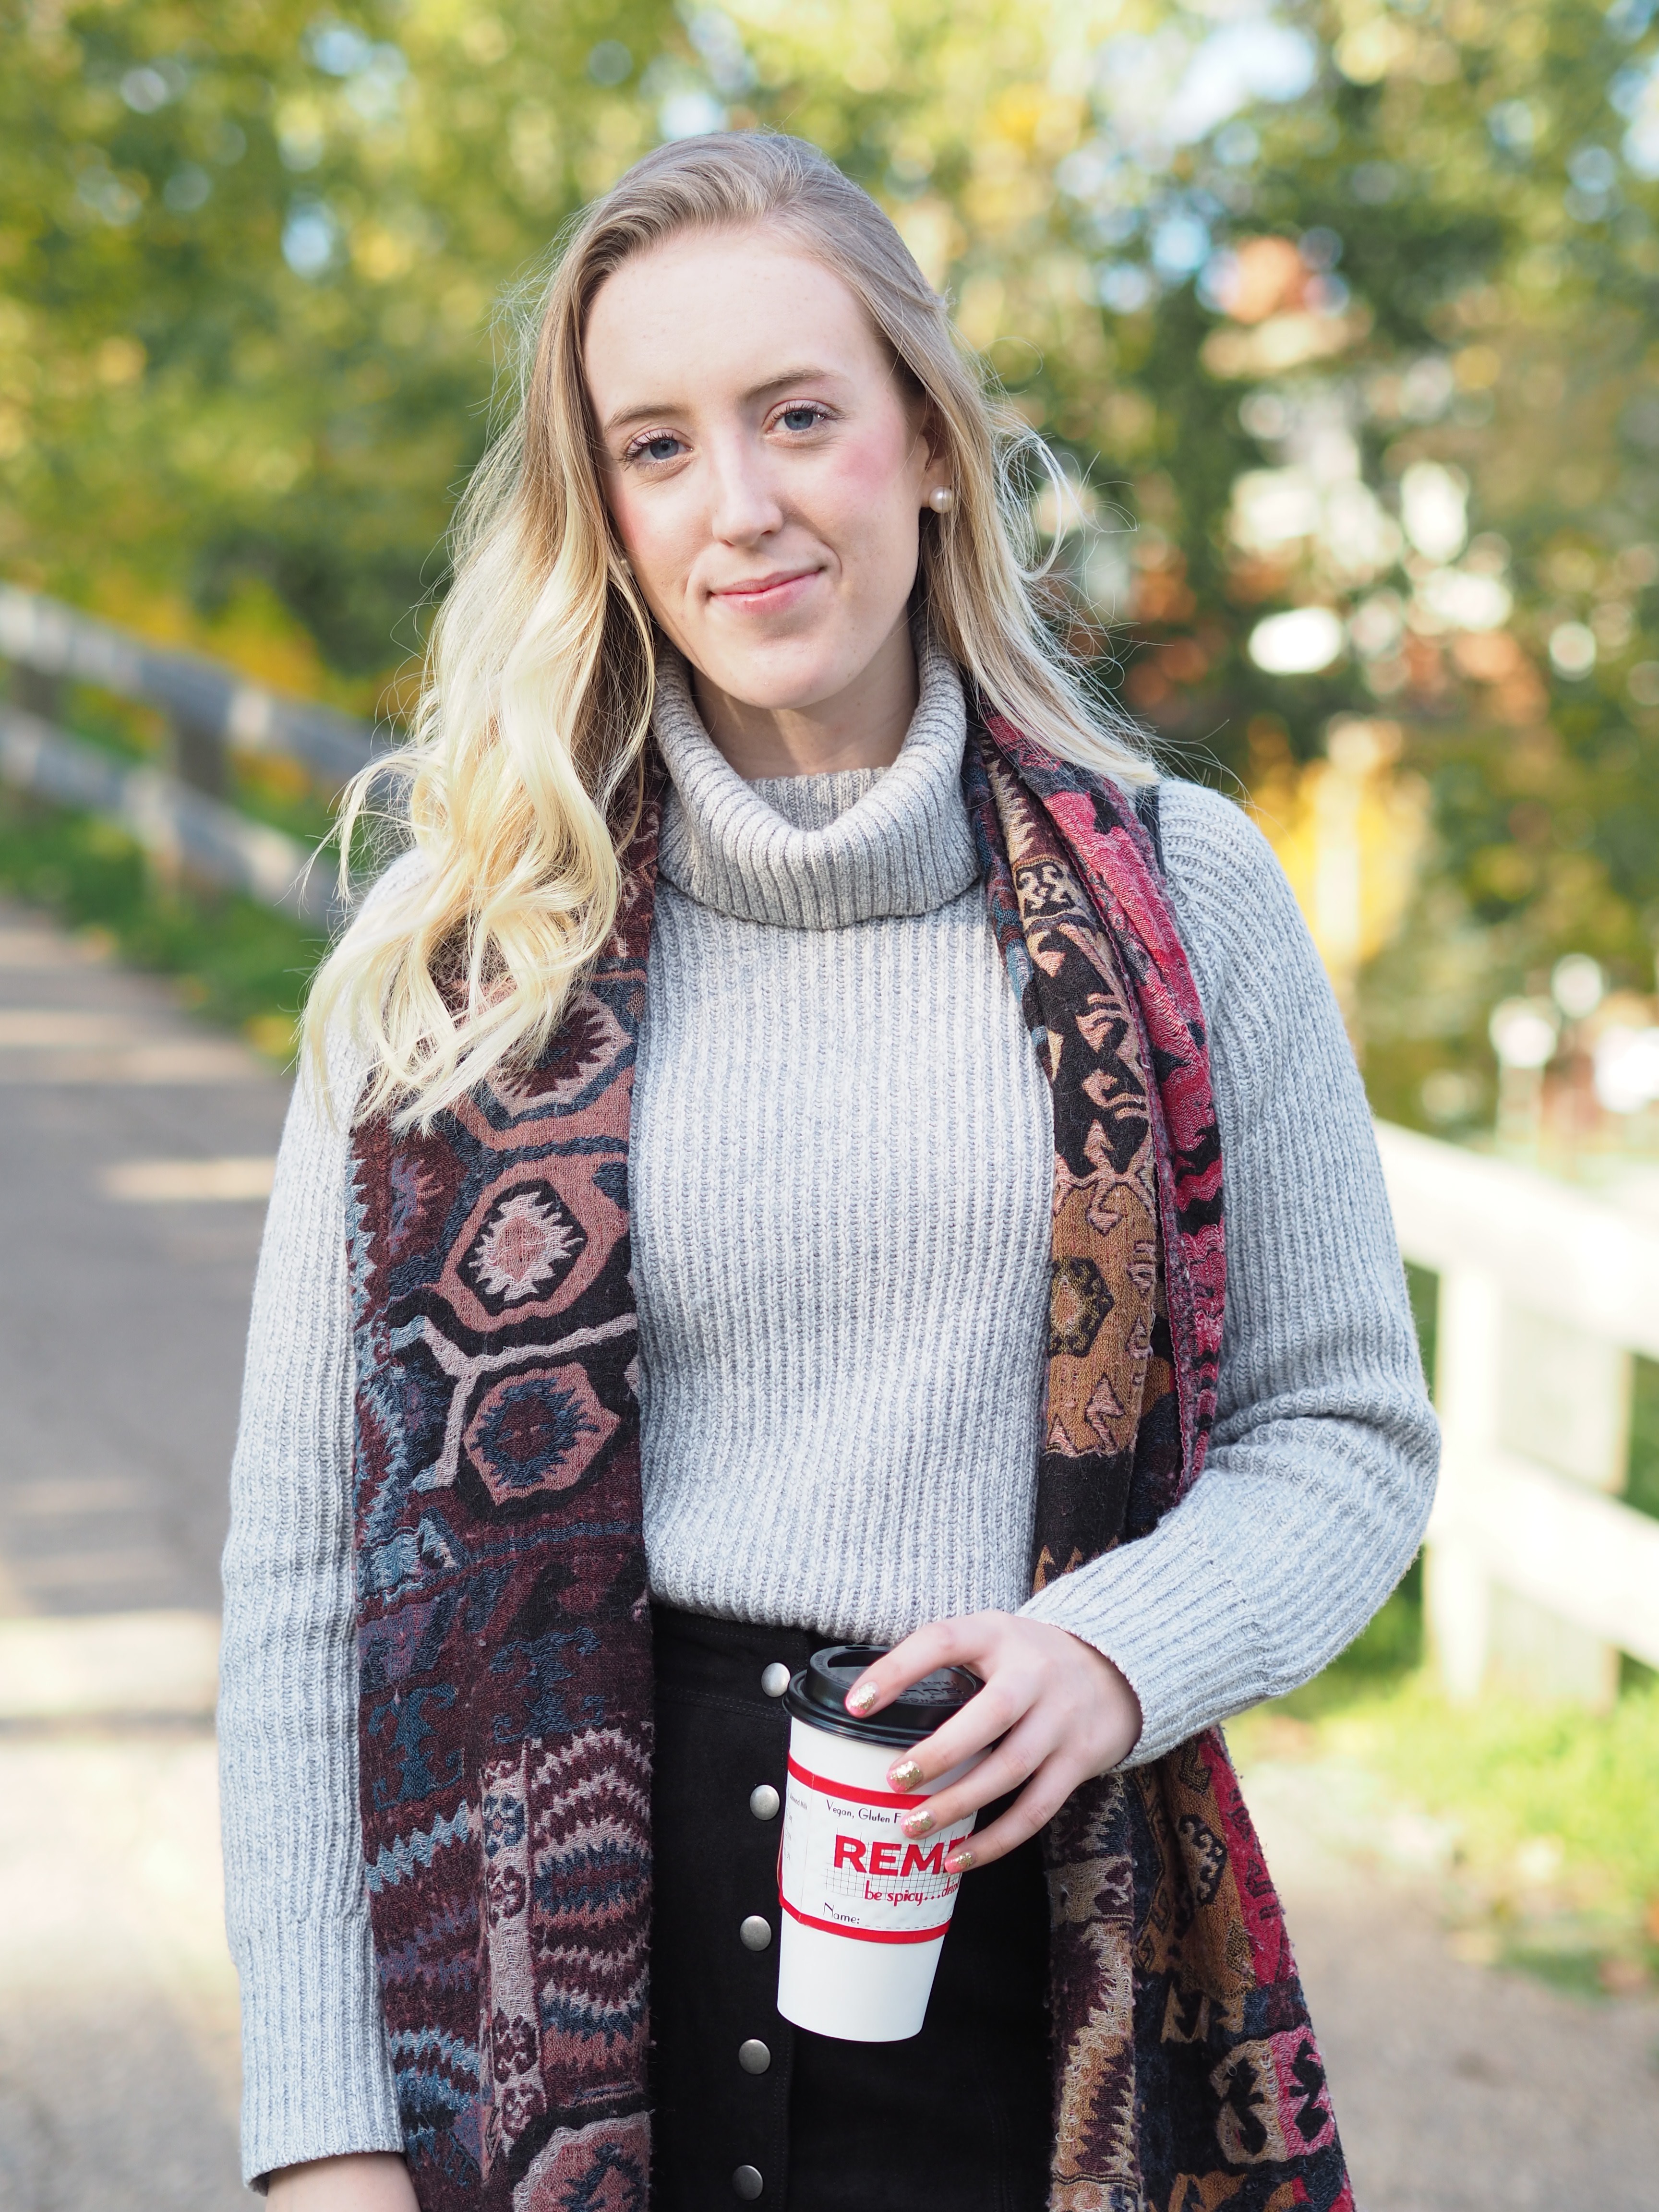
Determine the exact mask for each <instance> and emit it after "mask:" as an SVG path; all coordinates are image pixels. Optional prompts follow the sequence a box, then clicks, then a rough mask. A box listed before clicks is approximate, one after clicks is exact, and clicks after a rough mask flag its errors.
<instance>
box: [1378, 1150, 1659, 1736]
mask: <svg viewBox="0 0 1659 2212" xmlns="http://www.w3.org/2000/svg"><path fill="white" fill-rule="evenodd" d="M1377 1137H1378V1141H1379V1143H1380V1144H1381V1146H1382V1149H1383V1171H1384V1173H1385V1174H1386V1176H1387V1177H1388V1184H1389V1198H1390V1200H1391V1201H1392V1203H1393V1206H1394V1215H1395V1225H1396V1227H1397V1229H1398V1231H1399V1236H1400V1243H1401V1250H1402V1251H1403V1253H1404V1254H1405V1256H1406V1257H1407V1259H1408V1260H1411V1261H1416V1262H1417V1263H1418V1264H1419V1265H1420V1266H1422V1267H1430V1268H1432V1269H1433V1270H1434V1271H1435V1273H1437V1275H1438V1276H1439V1278H1440V1309H1439V1328H1438V1345H1437V1358H1436V1378H1435V1380H1436V1395H1437V1401H1438V1406H1439V1412H1440V1419H1441V1423H1442V1426H1443V1430H1444V1433H1445V1453H1444V1458H1443V1462H1442V1472H1441V1478H1440V1493H1439V1497H1438V1498H1437V1502H1436V1505H1435V1510H1434V1516H1433V1518H1432V1520H1431V1522H1430V1524H1429V1533H1428V1556H1427V1563H1426V1564H1427V1578H1426V1587H1425V1603H1426V1610H1427V1625H1428V1632H1429V1638H1430V1644H1431V1650H1432V1652H1433V1654H1434V1656H1435V1658H1436V1661H1437V1665H1438V1667H1439V1669H1440V1673H1441V1676H1442V1679H1443V1681H1444V1683H1445V1685H1446V1687H1447V1689H1448V1691H1449V1692H1450V1694H1451V1695H1452V1696H1454V1697H1456V1698H1463V1699H1468V1698H1473V1697H1474V1696H1476V1695H1477V1694H1478V1693H1479V1692H1480V1690H1481V1689H1482V1687H1483V1686H1485V1685H1486V1683H1487V1682H1488V1681H1489V1680H1493V1679H1502V1680H1506V1681H1508V1682H1510V1683H1513V1684H1514V1685H1515V1686H1517V1687H1521V1688H1525V1689H1530V1690H1532V1691H1534V1692H1539V1693H1541V1694H1544V1695H1550V1696H1566V1697H1575V1698H1579V1699H1583V1700H1584V1701H1585V1702H1586V1703H1588V1704H1589V1705H1594V1706H1597V1707H1605V1706H1606V1705H1608V1704H1610V1703H1611V1702H1612V1699H1613V1697H1614V1696H1615V1695H1616V1693H1617V1688H1618V1675H1619V1654H1620V1652H1621V1651H1624V1652H1628V1653H1630V1654H1631V1655H1632V1656H1633V1657H1635V1658H1638V1659H1640V1660H1643V1661H1644V1662H1646V1663H1647V1664H1648V1665H1649V1666H1650V1667H1659V1521H1656V1520H1653V1519H1651V1518H1650V1517H1649V1516H1646V1515H1644V1514H1641V1513H1638V1512H1636V1511H1634V1510H1632V1508H1631V1507H1630V1506H1628V1505H1626V1504H1622V1503H1620V1500H1619V1498H1617V1497H1616V1496H1615V1495H1613V1494H1612V1493H1613V1492H1618V1491H1619V1490H1620V1489H1622V1487H1623V1486H1624V1483H1625V1480H1626V1468H1627V1464H1628V1457H1629V1444H1630V1409H1631V1380H1632V1364H1631V1363H1632V1353H1634V1352H1643V1353H1645V1354H1646V1355H1647V1356H1648V1357H1650V1358H1656V1359H1659V1222H1655V1221H1650V1220H1646V1219H1644V1218H1641V1217H1640V1216H1639V1215H1638V1214H1635V1213H1633V1212H1631V1211H1630V1210H1629V1209H1626V1208H1621V1207H1619V1206H1615V1205H1613V1204H1611V1203H1609V1202H1607V1200H1602V1199H1599V1198H1595V1197H1593V1196H1591V1195H1589V1194H1586V1193H1584V1192H1581V1191H1578V1190H1576V1189H1574V1188H1571V1187H1570V1186H1568V1185H1566V1184H1565V1183H1562V1182H1557V1181H1553V1180H1552V1179H1551V1178H1550V1177H1548V1176H1543V1175H1541V1174H1539V1173H1537V1172H1536V1171H1535V1170H1531V1169H1528V1168H1525V1167H1522V1166H1518V1165H1516V1164H1514V1163H1512V1162H1509V1161H1505V1160H1498V1159H1492V1158H1486V1157H1483V1156H1482V1155H1480V1154H1479V1153H1474V1152H1464V1151H1461V1150H1459V1149H1458V1148H1456V1147H1455V1146H1450V1145H1443V1144H1437V1143H1436V1142H1435V1141H1434V1140H1433V1139H1431V1138H1428V1137H1421V1136H1418V1135H1416V1134H1414V1133H1413V1132H1411V1131H1409V1130H1406V1129H1398V1128H1393V1127H1388V1126H1387V1125H1384V1126H1383V1127H1379V1129H1378V1131H1377Z"/></svg>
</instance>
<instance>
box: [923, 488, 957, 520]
mask: <svg viewBox="0 0 1659 2212" xmlns="http://www.w3.org/2000/svg"><path fill="white" fill-rule="evenodd" d="M956 503H957V495H956V494H955V492H953V491H952V490H951V487H950V485H949V484H935V485H934V486H933V489H932V491H930V492H929V493H928V495H927V504H928V506H929V507H932V508H933V512H934V513H935V514H949V513H950V512H951V508H952V507H954V506H955V505H956Z"/></svg>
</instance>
